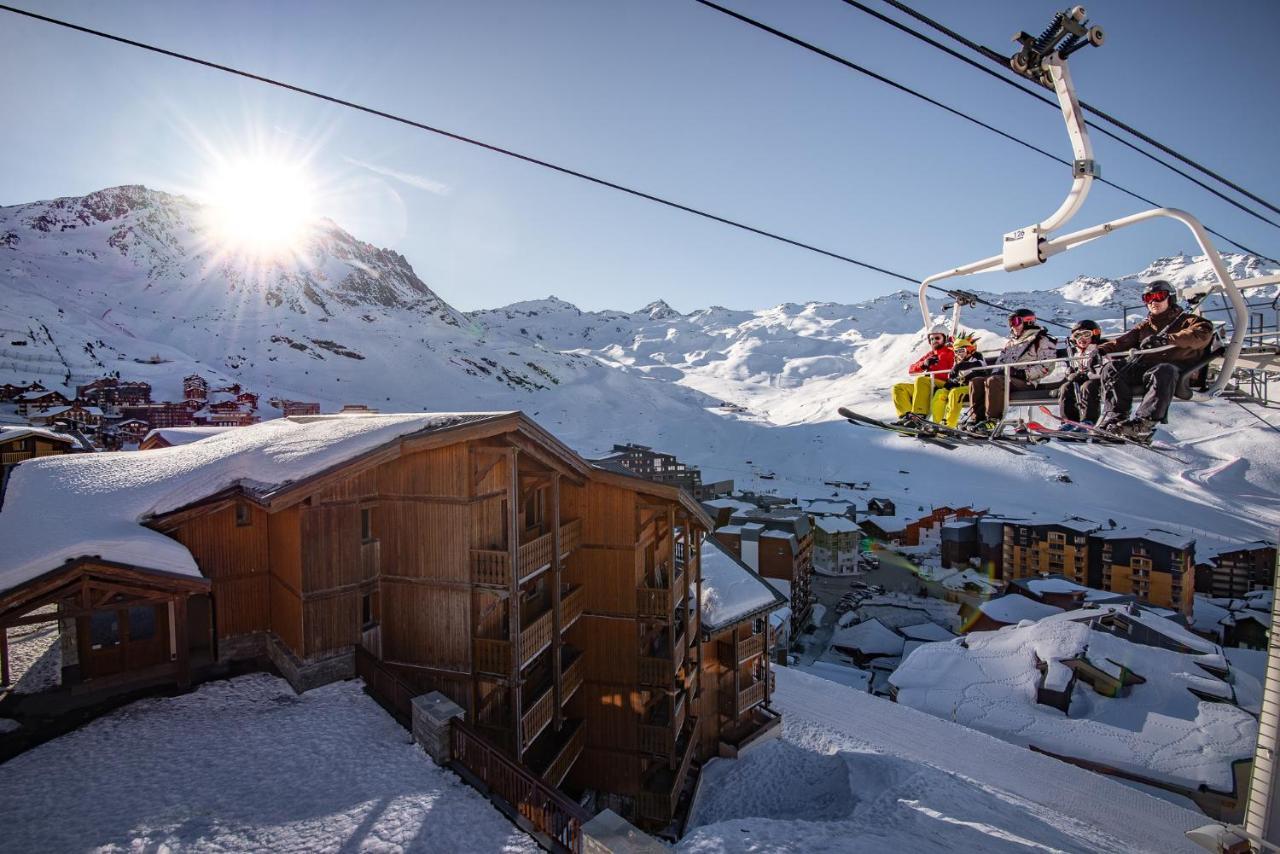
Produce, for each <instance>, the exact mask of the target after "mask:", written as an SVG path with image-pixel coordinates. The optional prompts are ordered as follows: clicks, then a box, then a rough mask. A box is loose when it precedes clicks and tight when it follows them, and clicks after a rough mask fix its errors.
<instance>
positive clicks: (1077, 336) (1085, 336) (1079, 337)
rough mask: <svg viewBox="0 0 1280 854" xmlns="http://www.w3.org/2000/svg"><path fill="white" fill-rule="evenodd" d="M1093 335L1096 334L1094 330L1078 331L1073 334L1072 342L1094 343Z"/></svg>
mask: <svg viewBox="0 0 1280 854" xmlns="http://www.w3.org/2000/svg"><path fill="white" fill-rule="evenodd" d="M1093 334H1094V333H1093V330H1092V329H1077V330H1076V331H1075V332H1072V333H1071V340H1072V341H1092V340H1093Z"/></svg>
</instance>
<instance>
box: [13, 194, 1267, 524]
mask: <svg viewBox="0 0 1280 854" xmlns="http://www.w3.org/2000/svg"><path fill="white" fill-rule="evenodd" d="M204 221H205V217H204V216H203V212H202V209H201V207H200V206H199V205H197V204H196V203H194V202H192V201H190V200H188V199H185V198H182V197H179V196H173V195H169V194H166V193H162V192H157V191H153V190H148V189H146V188H143V187H138V186H127V187H116V188H112V189H107V190H102V191H100V192H96V193H92V194H90V195H88V196H85V197H82V198H64V199H57V200H53V201H49V202H37V203H33V204H27V205H19V206H14V207H2V208H0V384H2V383H5V382H29V381H31V380H39V381H41V382H42V383H44V384H45V385H46V386H48V387H50V388H60V389H62V390H64V391H68V392H74V386H75V385H76V384H77V383H85V382H88V381H90V380H92V379H96V378H97V377H100V376H102V375H104V374H105V373H107V372H111V371H119V372H120V374H121V376H122V378H125V379H134V380H146V381H148V382H150V383H151V384H152V386H153V388H154V395H155V397H156V398H157V399H173V398H176V397H177V396H178V394H179V391H180V388H181V378H182V377H183V376H185V375H187V374H190V373H193V372H198V373H201V374H203V375H204V376H206V377H207V378H208V379H209V380H210V381H211V382H212V383H214V384H217V383H219V382H221V383H230V382H239V383H241V384H242V385H243V386H245V387H246V388H247V389H248V390H251V391H254V392H257V393H259V394H260V395H261V396H262V400H263V401H266V400H269V399H270V398H273V397H280V398H285V399H292V400H307V401H319V402H320V403H321V405H322V407H323V408H324V409H325V410H327V411H331V410H334V409H337V408H338V407H340V406H341V405H342V404H343V403H357V402H358V403H366V404H368V405H370V406H372V407H375V408H378V409H380V410H382V411H409V412H412V411H422V410H493V409H506V408H519V409H523V410H525V411H527V412H528V413H529V414H531V415H533V416H535V417H536V418H537V419H538V420H539V421H540V422H541V423H543V424H545V425H546V426H547V427H548V428H549V429H551V430H552V431H554V432H555V433H556V434H557V435H559V436H561V437H562V438H564V439H565V440H566V441H568V442H569V443H570V444H571V445H573V446H574V447H575V448H576V449H577V450H579V451H581V452H582V453H584V454H587V455H594V454H597V453H600V452H604V451H607V450H608V449H609V448H610V446H611V445H612V444H613V443H614V442H622V441H637V442H642V443H645V444H651V445H654V446H657V447H660V448H662V449H663V450H667V451H671V452H674V453H676V454H678V455H680V456H681V457H682V458H683V459H685V460H686V461H688V462H689V463H691V464H694V465H698V466H701V467H702V468H703V469H704V476H706V477H708V478H712V479H718V478H722V477H732V478H734V479H735V480H736V481H737V482H738V484H739V486H741V487H746V488H757V489H762V490H763V489H776V490H779V491H781V492H783V493H784V494H788V495H803V496H809V497H817V496H827V495H830V494H831V493H832V491H833V488H832V487H830V486H827V485H825V484H824V483H823V481H826V480H841V481H864V480H870V481H871V482H872V487H873V489H874V490H875V492H876V493H877V494H883V495H888V496H892V497H895V498H896V499H898V500H899V503H900V506H904V507H905V506H912V504H913V502H911V499H912V498H916V499H917V501H918V503H919V504H920V505H921V506H924V505H927V504H930V503H937V502H947V503H952V504H957V503H959V504H974V505H977V506H984V507H991V508H992V509H993V510H1003V511H1006V512H1014V511H1017V512H1023V513H1026V514H1028V515H1034V514H1044V515H1046V516H1047V515H1050V514H1062V513H1075V514H1079V515H1084V516H1092V517H1095V518H1097V517H1100V518H1104V519H1105V518H1114V519H1117V520H1119V521H1122V522H1123V521H1128V522H1131V523H1132V524H1135V525H1164V526H1166V527H1167V526H1175V527H1179V528H1180V529H1182V530H1185V531H1187V532H1188V533H1191V534H1193V535H1196V536H1200V537H1201V538H1202V539H1207V538H1210V537H1217V538H1227V539H1239V540H1248V539H1254V538H1257V537H1259V536H1272V535H1273V534H1274V530H1275V528H1276V527H1277V526H1280V453H1278V450H1280V448H1278V446H1280V443H1276V442H1275V441H1273V440H1274V436H1272V435H1270V434H1269V433H1268V432H1267V428H1265V427H1262V426H1261V425H1259V424H1258V421H1257V419H1256V418H1255V417H1254V416H1253V415H1251V414H1249V413H1247V412H1244V411H1243V410H1241V409H1240V408H1239V407H1237V406H1235V405H1234V404H1231V403H1228V402H1223V401H1215V402H1197V403H1193V404H1183V405H1180V406H1179V407H1178V409H1177V413H1176V415H1175V417H1174V419H1173V423H1172V424H1171V425H1170V432H1171V434H1172V436H1173V438H1174V440H1175V442H1176V443H1177V444H1178V445H1179V449H1180V454H1181V455H1183V457H1184V458H1185V459H1187V460H1188V463H1189V465H1186V466H1183V465H1181V464H1178V463H1174V462H1172V461H1170V460H1167V459H1164V458H1161V457H1157V456H1155V455H1153V454H1151V453H1149V452H1146V451H1143V450H1140V449H1128V448H1106V449H1094V448H1080V447H1072V446H1053V447H1051V448H1047V449H1044V450H1038V451H1036V452H1035V453H1033V454H1028V455H1026V456H1022V457H1017V456H1013V455H1010V454H1007V453H1003V452H1001V451H999V450H997V449H991V448H978V447H973V448H969V447H966V448H961V449H959V450H957V451H951V452H948V451H945V450H940V449H937V448H933V447H929V446H923V445H920V444H918V443H915V442H912V441H910V440H906V439H901V438H899V437H896V436H892V435H890V434H887V433H881V432H880V431H871V430H866V429H858V428H853V427H851V426H849V425H848V424H846V423H845V422H843V421H841V420H838V418H837V416H836V413H835V410H836V408H837V407H838V406H842V405H851V406H854V407H855V408H858V409H864V410H869V411H871V412H872V413H876V412H879V413H881V414H883V413H886V412H887V411H888V388H889V386H890V385H891V384H892V383H893V382H894V381H896V380H898V379H899V378H900V376H901V372H902V370H903V368H904V366H905V365H906V364H907V363H908V362H909V361H910V359H911V356H912V354H913V353H914V352H915V351H917V350H918V349H919V348H920V346H921V344H922V338H921V332H922V330H921V321H920V316H919V311H918V308H917V305H916V297H915V294H914V293H908V292H905V291H902V292H897V293H891V294H888V295H885V296H881V297H877V298H875V299H873V300H869V301H866V302H862V303H856V304H851V305H842V304H836V303H815V302H809V303H783V304H780V305H777V306H774V307H772V308H768V309H760V310H755V311H739V310H731V309H726V308H721V307H714V306H713V307H711V308H707V309H702V310H699V311H695V312H692V313H690V314H680V313H679V312H677V311H675V310H674V309H672V308H671V307H670V306H669V305H667V304H666V303H665V302H662V301H661V300H658V301H655V302H652V303H650V304H649V305H646V306H644V307H643V308H641V309H639V310H637V311H634V312H626V311H603V312H584V311H581V310H579V309H578V308H576V307H575V306H573V305H571V304H569V303H567V302H564V301H562V300H558V299H556V298H554V297H549V298H547V299H544V300H534V301H529V302H521V303H516V304H513V305H509V306H506V307H504V308H499V309H493V310H489V311H480V312H473V313H470V314H464V313H462V312H459V311H456V310H455V309H453V308H452V307H451V306H449V305H448V303H447V302H445V301H444V300H443V299H441V298H440V297H439V296H438V295H437V294H436V293H435V292H434V291H433V290H432V289H431V288H430V287H429V286H428V285H427V284H426V283H424V282H422V281H421V280H420V279H419V278H418V277H417V276H416V275H415V274H414V272H413V270H412V268H411V267H410V266H409V264H408V263H407V262H406V261H405V259H404V258H403V257H401V256H400V255H398V254H396V253H394V252H391V251H388V250H383V249H378V248H376V247H373V246H371V245H369V244H367V243H363V242H361V241H360V240H358V239H356V238H355V237H352V236H351V235H349V234H347V233H346V232H345V231H343V230H342V229H341V228H339V227H338V226H337V225H335V224H333V223H332V222H327V221H325V222H320V223H318V224H316V226H315V227H314V229H313V230H312V231H311V233H310V234H309V237H308V239H307V241H306V244H305V246H304V247H302V248H301V249H300V251H299V252H298V253H297V255H296V257H294V258H291V259H289V260H286V261H276V262H272V263H269V264H267V263H261V262H254V261H252V260H251V259H248V258H244V257H236V256H234V255H229V254H227V253H226V252H225V251H223V250H222V249H221V248H220V247H219V246H218V245H217V243H216V241H215V240H214V239H213V238H212V235H211V233H210V230H209V228H208V227H207V226H206V225H205V224H204ZM1227 260H1228V263H1229V264H1230V265H1231V267H1232V269H1233V272H1235V273H1236V274H1238V275H1259V274H1261V273H1263V272H1267V270H1266V269H1265V268H1263V267H1262V266H1261V265H1259V264H1258V262H1257V261H1256V259H1253V258H1250V257H1246V256H1229V257H1228V259H1227ZM1208 275H1209V271H1208V268H1207V265H1206V264H1205V262H1204V261H1203V260H1198V259H1195V258H1191V257H1188V256H1174V257H1171V258H1164V259H1160V260H1158V261H1156V262H1154V263H1153V264H1152V265H1151V266H1150V267H1148V268H1147V269H1146V270H1143V271H1140V272H1138V273H1135V274H1134V275H1132V276H1127V277H1124V278H1122V279H1118V280H1107V279H1078V280H1076V281H1073V282H1070V283H1068V284H1067V285H1064V286H1063V287H1061V288H1058V289H1056V290H1053V291H1041V292H1031V293H1026V294H1008V293H1006V294H1001V295H999V296H998V297H997V296H992V295H986V296H988V297H990V298H991V299H992V301H996V302H1001V303H1003V304H1005V305H1010V306H1013V305H1019V306H1020V305H1029V306H1030V307H1032V308H1034V309H1035V310H1036V311H1037V313H1038V314H1040V315H1041V316H1042V317H1046V318H1052V319H1058V320H1062V321H1071V320H1076V319H1080V318H1082V317H1093V318H1094V319H1097V320H1099V321H1100V322H1102V323H1103V325H1104V326H1108V327H1113V328H1114V327H1115V326H1117V325H1118V324H1119V323H1120V318H1121V315H1122V307H1123V306H1125V305H1135V304H1138V303H1139V302H1140V300H1139V299H1138V293H1139V291H1140V289H1141V284H1140V281H1141V280H1143V279H1147V278H1151V277H1155V276H1162V277H1165V278H1169V279H1171V280H1172V281H1174V282H1175V283H1178V284H1180V285H1181V284H1187V283H1190V282H1192V281H1198V280H1200V279H1203V278H1205V277H1206V276H1208ZM940 305H941V303H935V308H936V307H938V306H940ZM964 326H965V327H966V328H968V329H974V330H977V331H979V333H980V334H981V336H982V346H983V349H996V348H998V347H999V345H1000V343H1001V339H1000V334H999V333H1000V331H1001V330H1003V327H1004V323H1003V312H1002V311H999V310H995V309H986V308H982V307H978V308H968V309H966V311H965V316H964ZM722 402H730V403H732V404H735V405H736V407H733V408H730V407H722V406H721V403H722ZM263 408H264V410H265V411H263V413H262V414H263V416H264V417H271V415H272V414H273V412H272V411H271V410H270V409H268V408H266V407H265V404H264V407H263ZM768 470H773V471H776V472H777V478H776V479H772V480H766V479H761V478H759V477H758V475H759V474H760V473H761V472H764V471H768ZM836 491H837V492H841V495H842V497H849V498H852V497H858V495H859V494H857V493H844V492H842V491H840V490H836ZM904 500H905V501H906V504H903V503H902V502H903V501H904Z"/></svg>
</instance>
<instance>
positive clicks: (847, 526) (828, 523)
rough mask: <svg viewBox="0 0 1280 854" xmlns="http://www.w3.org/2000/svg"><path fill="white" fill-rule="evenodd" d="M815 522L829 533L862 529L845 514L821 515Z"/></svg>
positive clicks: (845, 532)
mask: <svg viewBox="0 0 1280 854" xmlns="http://www.w3.org/2000/svg"><path fill="white" fill-rule="evenodd" d="M813 524H814V526H815V527H817V528H819V529H821V530H823V531H826V532H827V533H828V534H847V533H849V532H850V531H861V530H862V528H860V527H859V526H858V523H857V522H854V521H853V520H852V519H848V518H846V517H844V516H819V517H818V518H817V519H815V520H814V522H813Z"/></svg>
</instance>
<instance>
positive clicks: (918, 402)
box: [893, 324, 955, 425]
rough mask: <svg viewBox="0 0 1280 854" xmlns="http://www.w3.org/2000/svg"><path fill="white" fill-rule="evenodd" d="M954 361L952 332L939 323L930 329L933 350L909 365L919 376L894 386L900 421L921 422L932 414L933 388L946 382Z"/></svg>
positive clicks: (894, 397) (930, 346) (908, 423)
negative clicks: (912, 380)
mask: <svg viewBox="0 0 1280 854" xmlns="http://www.w3.org/2000/svg"><path fill="white" fill-rule="evenodd" d="M954 364H955V353H954V352H953V351H952V349H951V333H950V332H949V331H948V330H947V327H945V326H943V325H941V324H939V325H937V326H935V327H933V328H932V329H930V330H929V352H927V353H925V354H924V355H923V356H921V357H920V358H919V359H916V360H915V361H914V362H912V363H911V367H910V368H908V369H907V373H909V374H919V376H917V377H916V378H915V381H914V382H909V383H897V384H896V385H894V387H893V408H894V409H895V410H896V411H897V413H898V421H897V423H898V424H907V425H910V424H918V423H921V422H923V421H924V420H925V419H926V418H928V417H929V407H930V404H931V403H932V402H933V391H934V389H935V388H936V387H938V386H940V385H941V384H942V383H944V382H946V379H947V374H948V373H950V371H951V367H952V365H954Z"/></svg>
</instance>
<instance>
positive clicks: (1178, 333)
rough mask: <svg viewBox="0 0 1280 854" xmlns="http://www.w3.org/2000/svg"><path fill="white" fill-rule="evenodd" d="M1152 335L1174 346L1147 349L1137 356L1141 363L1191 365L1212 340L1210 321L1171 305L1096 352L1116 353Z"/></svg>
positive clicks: (1140, 344) (1135, 345) (1106, 343)
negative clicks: (1161, 348) (1163, 349)
mask: <svg viewBox="0 0 1280 854" xmlns="http://www.w3.org/2000/svg"><path fill="white" fill-rule="evenodd" d="M1154 335H1164V336H1165V338H1166V339H1167V340H1166V343H1168V344H1169V345H1171V346H1172V347H1173V349H1172V350H1165V351H1163V352H1160V353H1148V354H1146V355H1143V356H1142V357H1140V361H1141V362H1142V364H1144V365H1159V364H1161V363H1163V362H1172V363H1173V364H1175V365H1184V366H1185V365H1190V364H1191V363H1193V362H1195V361H1197V360H1198V359H1199V358H1200V357H1201V356H1203V355H1204V351H1205V348H1206V347H1208V346H1209V344H1210V343H1211V342H1212V341H1213V324H1212V323H1210V322H1209V321H1207V320H1205V319H1204V318H1203V317H1200V316H1199V315H1195V314H1192V313H1191V312H1189V311H1183V310H1182V309H1181V308H1174V307H1172V306H1170V307H1169V308H1168V309H1166V310H1165V311H1163V312H1161V313H1160V314H1155V315H1151V316H1150V317H1147V318H1146V319H1145V320H1143V321H1142V322H1141V323H1139V324H1137V325H1136V326H1134V327H1133V328H1132V329H1130V330H1129V331H1128V332H1126V333H1124V334H1123V335H1120V336H1119V337H1116V338H1113V339H1111V340H1110V341H1106V342H1103V344H1102V345H1101V346H1099V347H1098V352H1099V353H1115V352H1117V351H1120V352H1123V351H1125V350H1132V349H1133V348H1135V347H1141V346H1142V343H1143V342H1144V341H1147V340H1148V339H1150V338H1151V337H1152V336H1154Z"/></svg>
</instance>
